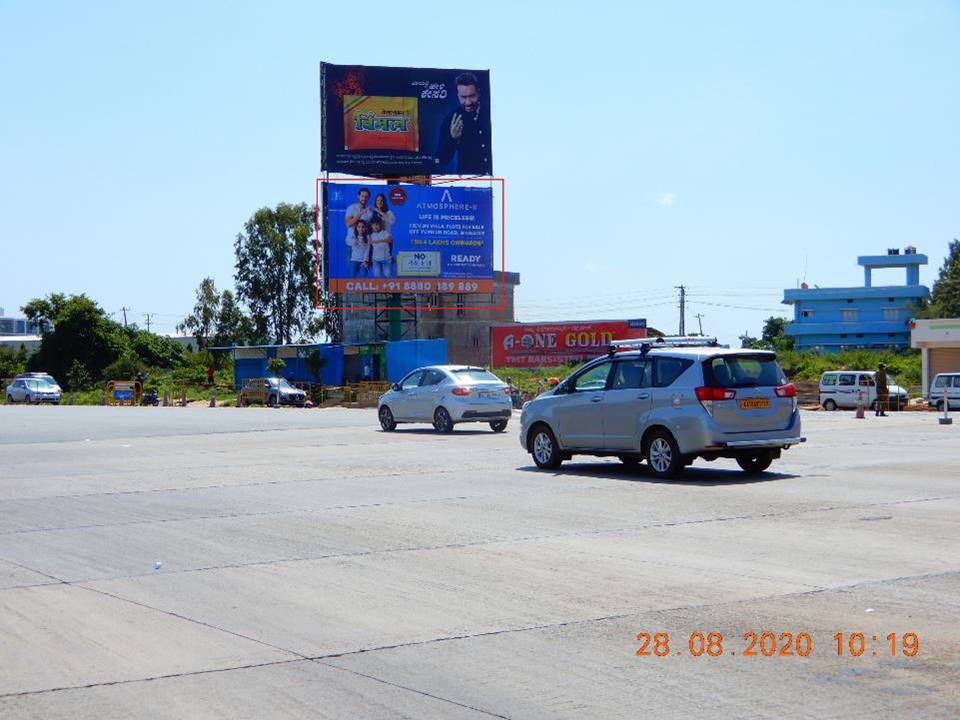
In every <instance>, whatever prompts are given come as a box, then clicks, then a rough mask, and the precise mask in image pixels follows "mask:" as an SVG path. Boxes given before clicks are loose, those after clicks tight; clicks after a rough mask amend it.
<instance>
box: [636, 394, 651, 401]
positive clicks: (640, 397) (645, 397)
mask: <svg viewBox="0 0 960 720" xmlns="http://www.w3.org/2000/svg"><path fill="white" fill-rule="evenodd" d="M649 397H650V393H640V394H639V395H637V400H646V399H647V398H649Z"/></svg>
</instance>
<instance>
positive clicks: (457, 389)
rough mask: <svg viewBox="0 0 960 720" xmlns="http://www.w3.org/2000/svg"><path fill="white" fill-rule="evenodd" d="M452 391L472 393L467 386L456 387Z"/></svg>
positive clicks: (459, 393)
mask: <svg viewBox="0 0 960 720" xmlns="http://www.w3.org/2000/svg"><path fill="white" fill-rule="evenodd" d="M450 392H452V393H453V394H454V395H469V394H470V388H466V387H455V388H454V389H453V390H451V391H450Z"/></svg>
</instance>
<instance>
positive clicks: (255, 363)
mask: <svg viewBox="0 0 960 720" xmlns="http://www.w3.org/2000/svg"><path fill="white" fill-rule="evenodd" d="M316 348H317V350H319V351H320V355H321V356H322V357H323V358H325V359H326V362H325V363H324V365H323V368H322V369H321V371H320V377H321V379H322V380H323V384H324V385H339V384H340V383H341V382H342V381H343V346H342V345H317V346H316ZM237 350H243V351H244V352H245V354H247V353H249V352H250V350H248V349H247V348H237ZM310 350H311V348H301V349H300V352H297V351H296V350H295V349H294V348H288V347H283V346H269V347H263V348H256V349H254V351H255V352H256V355H257V357H235V358H234V360H233V383H234V385H235V386H236V387H237V388H239V387H240V386H241V385H242V384H243V381H244V379H245V378H251V377H255V378H256V377H269V376H270V374H271V373H270V371H269V369H268V368H267V360H268V359H269V358H272V357H277V356H278V355H279V356H280V357H282V358H283V361H284V362H285V363H286V366H285V367H284V368H283V371H282V372H281V373H280V375H281V376H282V377H284V378H286V379H287V380H290V381H293V382H316V380H315V378H314V377H313V375H312V374H311V373H310V369H309V365H308V364H307V358H306V355H307V354H308V353H309V352H310ZM278 351H279V352H278ZM301 354H302V357H301Z"/></svg>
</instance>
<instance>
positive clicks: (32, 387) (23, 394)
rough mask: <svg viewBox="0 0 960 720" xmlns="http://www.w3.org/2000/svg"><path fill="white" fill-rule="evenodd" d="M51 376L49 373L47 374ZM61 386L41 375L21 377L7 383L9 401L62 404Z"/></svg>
mask: <svg viewBox="0 0 960 720" xmlns="http://www.w3.org/2000/svg"><path fill="white" fill-rule="evenodd" d="M47 377H49V375H48V376H47ZM61 395H62V393H61V390H60V386H59V385H57V384H56V383H52V382H50V381H49V380H45V379H43V378H39V377H19V378H16V379H15V380H14V381H13V382H11V383H10V384H9V385H7V402H8V403H15V402H24V403H28V404H29V403H35V404H37V405H39V404H40V403H45V402H47V403H53V404H54V405H59V404H60V397H61Z"/></svg>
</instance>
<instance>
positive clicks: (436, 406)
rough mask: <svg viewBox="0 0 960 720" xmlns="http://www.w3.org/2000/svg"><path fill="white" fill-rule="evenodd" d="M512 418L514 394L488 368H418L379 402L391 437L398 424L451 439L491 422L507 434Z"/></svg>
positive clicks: (434, 366) (382, 421) (379, 412)
mask: <svg viewBox="0 0 960 720" xmlns="http://www.w3.org/2000/svg"><path fill="white" fill-rule="evenodd" d="M512 412H513V406H512V402H511V397H510V389H509V388H508V387H507V384H506V383H505V382H503V381H502V380H501V379H500V378H498V377H497V376H496V375H494V374H493V373H491V372H488V371H487V370H484V369H483V368H478V367H471V366H469V365H431V366H429V367H422V368H417V369H416V370H414V371H413V372H411V373H410V374H409V375H407V376H406V377H405V378H404V379H403V380H401V381H400V382H398V383H394V385H393V387H392V388H391V389H390V390H389V391H387V392H386V393H385V394H383V395H381V396H380V401H379V403H378V407H377V414H378V417H379V418H380V426H381V427H382V428H383V429H384V430H386V431H387V432H390V431H391V430H394V429H395V428H396V427H397V424H398V423H406V422H428V423H433V427H434V428H435V429H436V431H437V432H441V433H448V432H451V431H452V430H453V426H454V425H456V424H457V423H463V422H488V423H490V428H491V429H492V430H493V431H494V432H503V431H504V430H506V429H507V422H508V421H509V420H510V415H511V414H512Z"/></svg>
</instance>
